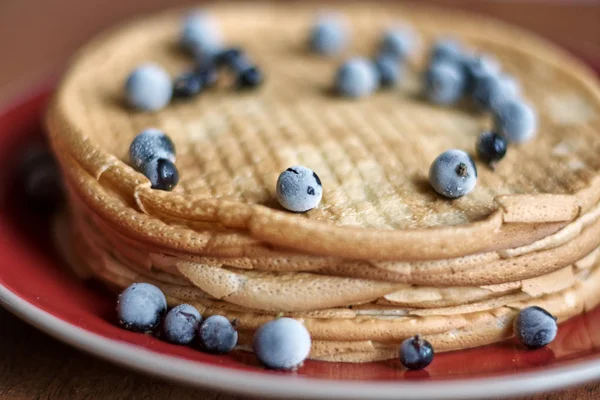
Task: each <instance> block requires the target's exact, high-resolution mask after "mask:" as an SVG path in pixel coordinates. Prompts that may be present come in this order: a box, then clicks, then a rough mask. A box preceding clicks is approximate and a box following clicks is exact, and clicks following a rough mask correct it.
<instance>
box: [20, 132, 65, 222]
mask: <svg viewBox="0 0 600 400" xmlns="http://www.w3.org/2000/svg"><path fill="white" fill-rule="evenodd" d="M18 176H19V181H18V185H19V189H20V190H21V191H22V193H23V196H24V200H25V202H26V203H27V205H28V206H29V207H30V209H31V210H33V211H34V212H40V213H43V214H44V213H50V212H52V211H55V210H56V209H57V208H58V207H59V205H60V204H61V203H62V201H63V184H62V177H61V174H60V170H59V168H58V164H57V162H56V160H55V159H54V156H53V155H52V153H51V152H50V149H49V148H48V147H47V146H46V145H44V144H42V143H36V144H35V145H31V146H30V147H28V148H27V149H25V151H24V153H23V158H22V159H21V163H20V169H19V175H18Z"/></svg>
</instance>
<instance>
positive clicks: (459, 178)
mask: <svg viewBox="0 0 600 400" xmlns="http://www.w3.org/2000/svg"><path fill="white" fill-rule="evenodd" d="M429 182H430V183H431V186H432V187H433V189H434V190H435V191H436V192H437V193H438V194H440V195H442V196H444V197H448V198H450V199H455V198H458V197H462V196H464V195H466V194H468V193H470V192H471V191H472V190H473V189H474V188H475V184H476V183H477V168H476V167H475V163H474V162H473V159H471V157H470V156H469V155H468V154H467V153H465V152H464V151H462V150H447V151H445V152H443V153H442V154H440V155H439V156H438V157H437V158H436V159H435V160H434V161H433V163H432V164H431V168H430V169H429Z"/></svg>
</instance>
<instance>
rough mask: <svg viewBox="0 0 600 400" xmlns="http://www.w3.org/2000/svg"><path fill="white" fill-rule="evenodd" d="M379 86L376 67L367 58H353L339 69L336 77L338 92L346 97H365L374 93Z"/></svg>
mask: <svg viewBox="0 0 600 400" xmlns="http://www.w3.org/2000/svg"><path fill="white" fill-rule="evenodd" d="M377 86H378V74H377V68H375V65H374V64H373V63H372V62H371V61H369V60H367V59H365V58H352V59H350V60H348V61H346V62H345V63H344V64H342V66H341V67H340V68H339V69H338V71H337V74H336V77H335V88H336V90H337V92H338V93H339V94H340V95H342V96H345V97H352V98H357V97H363V96H367V95H369V94H371V93H373V92H374V91H375V90H376V89H377Z"/></svg>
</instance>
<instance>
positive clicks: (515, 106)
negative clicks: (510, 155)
mask: <svg viewBox="0 0 600 400" xmlns="http://www.w3.org/2000/svg"><path fill="white" fill-rule="evenodd" d="M495 124H496V130H497V131H498V133H499V134H500V135H502V136H504V138H505V139H506V140H508V141H509V142H510V143H523V142H526V141H528V140H531V139H533V138H534V137H535V135H536V130H537V124H538V121H537V114H536V112H535V110H534V109H533V108H532V107H531V106H530V105H528V104H526V103H523V102H522V101H520V100H518V99H513V100H509V101H506V102H504V103H502V104H501V105H500V106H499V107H498V109H497V110H496V118H495Z"/></svg>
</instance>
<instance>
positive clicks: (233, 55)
mask: <svg viewBox="0 0 600 400" xmlns="http://www.w3.org/2000/svg"><path fill="white" fill-rule="evenodd" d="M244 61H245V62H244ZM214 63H215V64H216V65H217V66H219V67H223V66H225V67H230V68H233V69H235V68H234V67H235V66H236V65H238V64H241V63H243V64H244V67H245V66H246V65H248V64H249V62H248V61H247V58H246V53H245V52H244V51H243V50H242V49H240V48H238V47H231V48H228V49H223V50H221V51H219V52H218V53H217V54H216V55H215V57H214Z"/></svg>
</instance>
